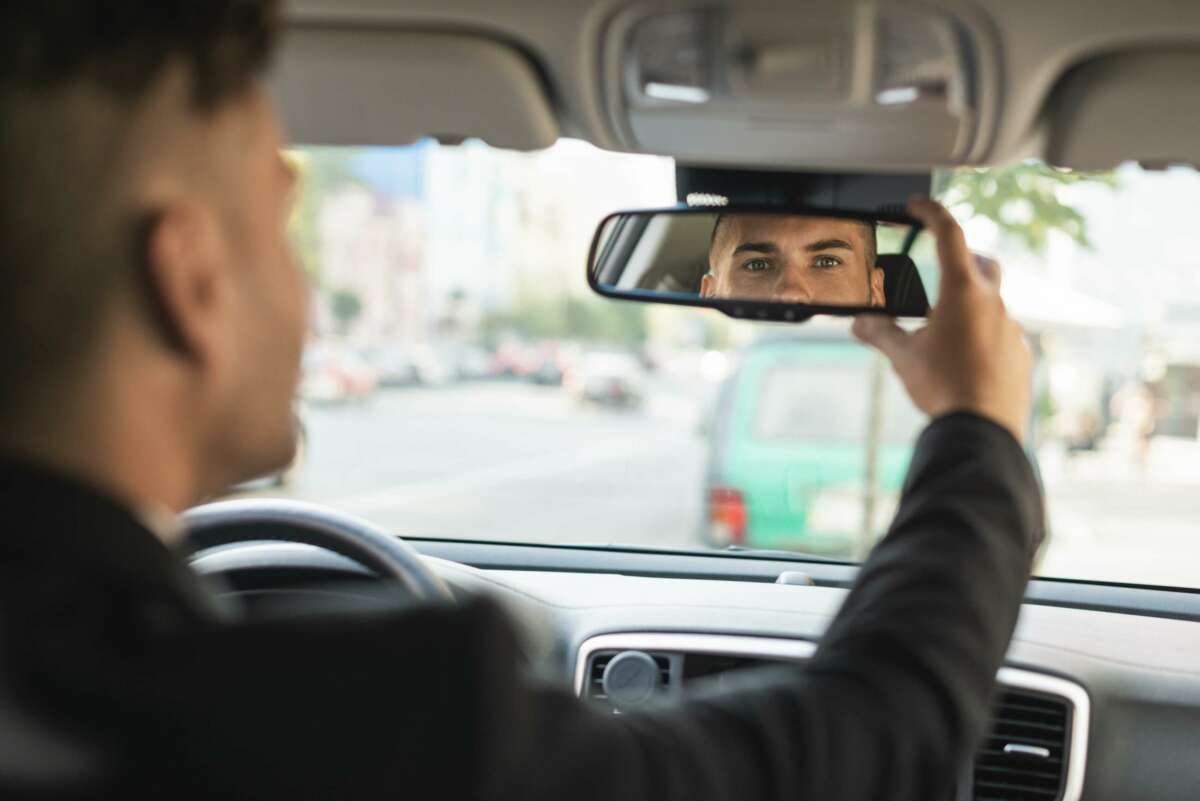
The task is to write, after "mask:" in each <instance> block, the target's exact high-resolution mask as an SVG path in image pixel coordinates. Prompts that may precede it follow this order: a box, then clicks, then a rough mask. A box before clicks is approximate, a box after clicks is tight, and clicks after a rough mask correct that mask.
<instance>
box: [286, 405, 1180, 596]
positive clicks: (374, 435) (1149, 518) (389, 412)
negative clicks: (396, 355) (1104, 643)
mask: <svg viewBox="0 0 1200 801" xmlns="http://www.w3.org/2000/svg"><path fill="white" fill-rule="evenodd" d="M710 391H711V387H707V388H706V387H701V386H687V387H682V388H681V387H679V386H674V385H669V386H659V387H657V388H653V387H652V391H651V392H650V393H649V396H648V401H647V403H646V405H645V408H643V409H641V410H636V411H621V410H610V409H601V408H594V407H584V406H581V405H580V404H578V403H576V402H574V401H571V400H570V399H568V398H567V397H566V395H565V393H564V392H563V391H562V390H561V389H559V388H556V387H538V386H532V385H526V384H520V383H506V382H483V383H477V384H459V385H451V386H447V387H442V388H414V389H396V390H384V391H380V392H378V393H376V394H375V395H374V396H373V397H372V398H370V399H369V400H368V401H366V402H364V403H361V404H350V405H345V406H337V407H313V408H306V409H305V410H304V411H303V417H304V420H305V425H306V428H307V432H308V446H307V453H306V455H305V458H304V461H303V464H302V466H301V468H300V470H299V471H298V472H297V474H296V477H295V479H294V480H293V481H292V482H291V483H290V484H289V486H287V487H285V488H282V489H280V490H272V491H271V492H270V494H272V495H284V496H288V497H295V498H302V499H306V500H311V501H316V502H319V503H324V504H328V505H330V506H334V507H336V508H338V509H341V510H343V511H346V512H350V513H352V514H356V515H360V516H362V517H365V518H367V519H369V520H372V521H374V522H376V523H378V524H380V525H382V526H384V527H385V528H387V529H388V530H391V531H394V532H396V533H397V534H399V535H401V536H412V537H417V536H419V537H445V538H455V539H478V540H504V541H515V542H552V543H593V544H609V543H616V544H636V545H651V546H657V545H661V546H672V547H678V546H682V547H702V541H701V539H700V532H701V526H702V524H703V520H702V517H703V512H704V510H703V491H704V488H703V477H704V470H705V466H706V465H705V459H706V454H707V442H706V440H705V438H704V436H703V435H702V434H700V431H699V429H700V419H701V417H702V410H703V409H704V407H705V404H706V403H707V402H708V393H709V392H710ZM1041 462H1042V474H1043V477H1044V479H1045V483H1046V487H1047V495H1048V506H1049V519H1050V526H1051V530H1052V539H1051V543H1050V547H1049V548H1048V549H1047V551H1046V552H1045V553H1044V554H1043V557H1042V561H1041V570H1040V572H1041V573H1042V574H1043V575H1051V576H1061V577H1071V578H1092V579H1101V580H1120V581H1128V582H1135V583H1154V584H1166V585H1176V586H1191V587H1196V586H1200V536H1198V535H1197V533H1196V528H1197V524H1198V523H1200V444H1197V443H1195V442H1190V443H1179V442H1172V441H1167V440H1161V441H1160V440H1155V441H1154V443H1153V445H1152V447H1151V450H1150V459H1149V463H1148V464H1147V465H1146V466H1145V467H1144V468H1138V467H1135V466H1133V465H1131V463H1130V462H1129V459H1128V458H1127V454H1123V453H1122V452H1121V451H1120V449H1119V448H1116V447H1115V446H1114V447H1110V448H1106V449H1104V450H1102V451H1100V452H1098V453H1089V454H1080V455H1077V456H1075V457H1073V458H1071V459H1067V458H1066V457H1064V456H1063V455H1061V454H1055V453H1053V451H1052V449H1051V451H1048V452H1045V453H1043V455H1042V457H1041Z"/></svg>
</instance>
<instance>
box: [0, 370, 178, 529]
mask: <svg viewBox="0 0 1200 801" xmlns="http://www.w3.org/2000/svg"><path fill="white" fill-rule="evenodd" d="M91 383H92V385H91V386H90V387H86V388H85V387H77V388H76V392H74V393H71V395H72V396H73V397H76V398H86V399H87V402H86V403H82V404H54V405H51V404H42V407H41V409H42V410H44V411H40V412H38V413H34V414H31V415H26V419H24V420H22V421H19V422H15V423H12V424H6V425H4V426H3V427H0V451H3V452H5V453H7V454H11V455H12V456H14V457H17V458H19V459H24V460H27V461H30V462H33V463H36V464H41V465H44V466H46V467H49V468H51V469H54V470H57V471H59V472H62V473H65V474H67V475H70V476H73V477H74V478H76V479H78V480H79V481H81V482H83V483H85V484H88V485H90V486H92V487H93V488H95V489H97V490H100V491H102V492H104V493H105V494H106V495H109V496H110V497H112V498H113V499H114V500H116V501H118V502H120V503H121V504H122V505H124V506H126V507H128V508H129V509H130V510H131V511H133V512H135V513H136V514H137V515H138V516H139V517H140V518H143V519H147V522H151V521H152V522H154V525H151V526H149V528H151V529H152V530H154V531H156V533H159V532H160V531H161V532H162V533H163V534H166V533H168V532H169V531H170V530H171V529H174V528H175V527H174V526H164V525H162V524H161V523H162V521H164V520H166V519H169V517H170V516H171V515H173V514H175V513H176V512H179V511H182V510H183V509H185V508H187V507H188V506H190V505H191V504H192V503H194V502H195V501H196V500H197V499H198V494H199V493H198V491H197V488H198V487H199V482H198V481H197V480H196V470H195V467H194V465H193V460H192V459H191V457H190V455H189V451H190V449H189V448H188V447H187V440H186V436H187V433H186V432H187V430H188V427H187V425H186V422H184V421H183V420H176V419H175V418H176V417H178V416H181V415H180V414H179V411H178V410H176V409H174V408H173V407H172V404H171V403H170V402H169V401H170V398H166V399H164V396H163V395H162V394H160V393H161V390H162V384H161V383H157V382H154V381H137V380H134V381H131V382H129V383H128V384H126V385H121V382H118V381H108V382H91ZM59 397H62V394H61V393H60V394H59ZM68 406H74V407H75V408H73V409H70V410H69V411H68V410H67V409H66V408H64V407H68Z"/></svg>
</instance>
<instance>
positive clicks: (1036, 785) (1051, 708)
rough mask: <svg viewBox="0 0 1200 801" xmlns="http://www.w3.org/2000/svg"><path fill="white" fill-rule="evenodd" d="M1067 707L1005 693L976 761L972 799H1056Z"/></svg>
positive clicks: (1060, 702)
mask: <svg viewBox="0 0 1200 801" xmlns="http://www.w3.org/2000/svg"><path fill="white" fill-rule="evenodd" d="M1070 715H1071V711H1070V704H1069V703H1068V702H1067V701H1066V700H1065V699H1063V698H1058V697H1054V696H1050V695H1044V694H1040V693H1031V692H1025V691H1023V690H1008V691H1006V692H1004V693H1003V695H1002V696H1001V698H1000V703H999V704H998V705H997V707H996V710H995V714H994V718H993V723H992V731H991V733H990V734H989V736H988V738H987V740H986V741H985V742H984V745H983V748H982V749H981V750H980V752H979V756H978V757H977V759H976V761H975V783H974V785H975V793H974V796H973V798H974V799H975V801H1057V800H1058V799H1060V798H1062V796H1063V789H1064V786H1065V784H1066V759H1067V757H1066V754H1067V753H1068V749H1069V746H1070V743H1069V734H1068V731H1069V727H1070V724H1071V720H1070Z"/></svg>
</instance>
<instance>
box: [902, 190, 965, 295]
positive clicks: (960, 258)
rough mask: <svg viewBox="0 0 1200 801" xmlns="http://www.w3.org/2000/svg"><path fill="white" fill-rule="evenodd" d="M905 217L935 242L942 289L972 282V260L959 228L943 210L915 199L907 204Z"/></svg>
mask: <svg viewBox="0 0 1200 801" xmlns="http://www.w3.org/2000/svg"><path fill="white" fill-rule="evenodd" d="M908 213H909V214H911V215H912V216H913V217H916V218H917V219H918V220H920V221H921V224H922V225H924V226H925V228H926V229H927V230H928V231H929V233H931V234H933V236H934V238H935V239H936V240H937V250H938V261H939V262H940V263H941V267H942V280H941V283H942V286H943V287H946V286H948V285H950V284H959V285H961V284H965V283H968V282H970V281H972V280H975V258H974V256H973V255H972V254H971V251H970V250H969V249H968V248H967V240H966V237H964V236H963V232H962V228H961V227H959V225H958V221H957V220H955V219H954V217H953V216H952V215H951V214H950V212H949V211H947V210H946V207H945V206H943V205H942V204H941V203H938V202H937V201H934V200H930V199H929V198H923V197H914V198H911V199H910V200H909V201H908Z"/></svg>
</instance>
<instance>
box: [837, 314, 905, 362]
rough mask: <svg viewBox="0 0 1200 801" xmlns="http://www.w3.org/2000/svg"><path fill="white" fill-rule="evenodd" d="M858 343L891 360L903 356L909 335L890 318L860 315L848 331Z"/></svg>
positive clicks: (893, 360)
mask: <svg viewBox="0 0 1200 801" xmlns="http://www.w3.org/2000/svg"><path fill="white" fill-rule="evenodd" d="M850 330H851V331H852V332H853V333H854V336H855V337H857V338H858V340H859V341H860V342H862V343H863V344H866V345H870V346H871V347H873V348H875V349H877V350H878V351H879V352H880V353H882V354H883V355H884V356H887V357H888V359H890V360H891V362H892V364H895V363H896V359H897V358H899V357H901V356H903V355H904V353H905V351H906V349H907V348H908V341H909V336H910V335H909V333H908V332H907V331H905V330H904V329H903V328H901V327H900V326H898V325H896V321H895V320H893V319H891V318H890V317H884V316H883V315H880V314H860V315H859V316H857V317H855V318H854V325H853V326H852V327H851V329H850Z"/></svg>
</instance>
